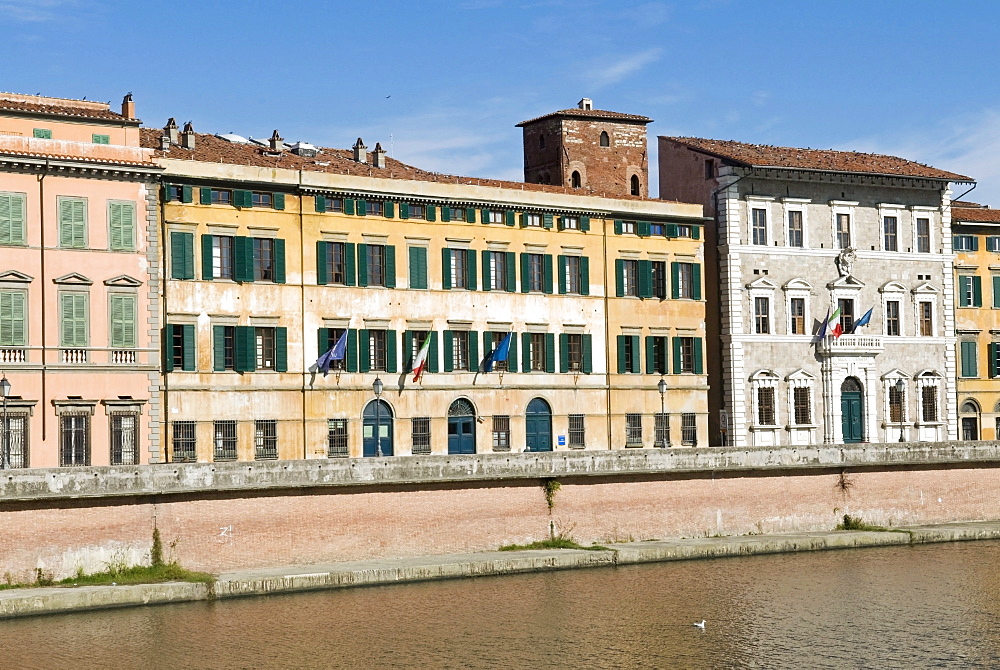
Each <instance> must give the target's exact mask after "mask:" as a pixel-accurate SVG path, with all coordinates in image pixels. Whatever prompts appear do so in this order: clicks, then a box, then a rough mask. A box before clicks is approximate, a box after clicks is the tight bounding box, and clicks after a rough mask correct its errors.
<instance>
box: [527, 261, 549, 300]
mask: <svg viewBox="0 0 1000 670" xmlns="http://www.w3.org/2000/svg"><path fill="white" fill-rule="evenodd" d="M525 255H526V256H527V257H528V291H529V292H530V291H538V292H541V291H542V290H543V289H544V288H545V259H544V254H525Z"/></svg>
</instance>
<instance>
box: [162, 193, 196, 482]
mask: <svg viewBox="0 0 1000 670" xmlns="http://www.w3.org/2000/svg"><path fill="white" fill-rule="evenodd" d="M161 182H162V177H161V178H160V179H158V180H157V183H156V188H157V189H158V192H157V200H159V202H160V258H161V259H162V262H161V263H160V272H161V273H162V275H163V279H162V281H163V285H162V288H161V289H160V293H161V294H162V298H163V299H162V300H161V301H160V305H161V307H160V351H159V353H158V354H157V358H158V362H157V367H158V368H160V370H161V372H160V379H161V380H163V387H162V392H163V414H162V418H161V421H163V427H162V429H161V431H160V435H161V436H162V438H163V439H162V440H161V443H162V444H163V462H164V463H169V462H170V449H169V448H168V444H169V441H168V438H169V437H170V436H169V435H167V433H168V432H169V426H170V382H169V379H170V376H169V375H168V374H167V371H166V369H165V366H164V365H163V358H164V356H165V353H164V352H165V351H168V350H169V349H167V347H170V346H171V342H170V341H169V340H167V337H166V335H167V285H168V284H169V279H170V270H169V269H168V268H167V263H168V262H173V249H171V254H170V258H169V259H168V258H167V199H166V198H164V197H163V193H162V184H161ZM197 430H198V425H197V424H195V435H197ZM197 459H198V455H197V454H195V460H197Z"/></svg>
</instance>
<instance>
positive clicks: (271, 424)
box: [253, 419, 278, 461]
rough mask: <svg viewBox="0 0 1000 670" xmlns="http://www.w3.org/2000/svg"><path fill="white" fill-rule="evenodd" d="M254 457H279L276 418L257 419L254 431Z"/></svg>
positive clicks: (261, 458)
mask: <svg viewBox="0 0 1000 670" xmlns="http://www.w3.org/2000/svg"><path fill="white" fill-rule="evenodd" d="M253 443H254V458H256V459H257V460H258V461H263V460H270V461H273V460H274V459H276V458H277V457H278V422H277V421H275V420H274V419H257V420H256V421H254V432H253Z"/></svg>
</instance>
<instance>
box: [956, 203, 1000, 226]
mask: <svg viewBox="0 0 1000 670" xmlns="http://www.w3.org/2000/svg"><path fill="white" fill-rule="evenodd" d="M951 220H952V221H953V222H955V223H1000V209H987V208H985V207H952V208H951Z"/></svg>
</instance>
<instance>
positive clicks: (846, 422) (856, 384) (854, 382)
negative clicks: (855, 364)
mask: <svg viewBox="0 0 1000 670" xmlns="http://www.w3.org/2000/svg"><path fill="white" fill-rule="evenodd" d="M840 412H841V415H842V425H843V428H844V442H863V441H864V439H865V401H864V387H862V386H861V382H860V381H858V379H857V377H848V378H847V379H845V380H844V383H843V384H841V385H840Z"/></svg>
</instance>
